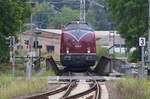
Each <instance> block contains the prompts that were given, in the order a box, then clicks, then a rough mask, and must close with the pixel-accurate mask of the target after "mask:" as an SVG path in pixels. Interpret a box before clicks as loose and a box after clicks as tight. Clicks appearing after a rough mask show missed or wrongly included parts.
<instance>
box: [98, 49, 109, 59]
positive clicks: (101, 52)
mask: <svg viewBox="0 0 150 99" xmlns="http://www.w3.org/2000/svg"><path fill="white" fill-rule="evenodd" d="M101 56H108V50H107V49H106V48H103V47H98V46H97V48H96V57H97V59H99V58H100V57H101Z"/></svg>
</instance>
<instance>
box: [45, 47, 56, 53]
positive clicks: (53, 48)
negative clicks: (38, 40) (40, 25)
mask: <svg viewBox="0 0 150 99" xmlns="http://www.w3.org/2000/svg"><path fill="white" fill-rule="evenodd" d="M46 49H47V52H48V53H52V52H54V50H55V47H54V46H53V45H47V46H46Z"/></svg>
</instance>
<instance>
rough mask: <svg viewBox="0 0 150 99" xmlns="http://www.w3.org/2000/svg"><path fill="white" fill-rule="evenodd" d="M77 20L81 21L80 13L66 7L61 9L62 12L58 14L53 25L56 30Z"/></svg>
mask: <svg viewBox="0 0 150 99" xmlns="http://www.w3.org/2000/svg"><path fill="white" fill-rule="evenodd" d="M77 20H79V11H78V10H73V9H71V8H69V7H64V8H62V9H61V12H58V14H57V15H56V16H55V18H54V19H53V23H52V24H53V25H54V26H55V28H60V26H61V25H63V24H66V23H68V22H71V21H77Z"/></svg>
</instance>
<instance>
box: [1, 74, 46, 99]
mask: <svg viewBox="0 0 150 99" xmlns="http://www.w3.org/2000/svg"><path fill="white" fill-rule="evenodd" d="M47 86H48V83H47V80H43V79H36V80H30V81H29V80H25V79H19V80H17V79H14V78H11V77H9V76H5V75H1V76H0V99H11V98H13V97H16V96H21V95H25V94H30V93H35V92H41V91H42V90H46V88H47Z"/></svg>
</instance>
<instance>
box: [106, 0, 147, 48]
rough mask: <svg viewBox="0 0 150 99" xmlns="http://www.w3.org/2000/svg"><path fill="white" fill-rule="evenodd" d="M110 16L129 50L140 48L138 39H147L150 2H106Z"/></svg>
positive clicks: (113, 0) (123, 0)
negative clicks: (149, 6) (141, 37)
mask: <svg viewBox="0 0 150 99" xmlns="http://www.w3.org/2000/svg"><path fill="white" fill-rule="evenodd" d="M106 1H107V5H108V10H109V14H110V16H111V17H112V19H113V20H114V21H115V22H116V24H117V30H118V33H120V34H121V36H122V37H123V38H125V40H126V45H127V47H128V48H131V47H138V38H139V37H140V36H146V37H147V30H148V28H147V27H148V22H147V20H148V0H106Z"/></svg>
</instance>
